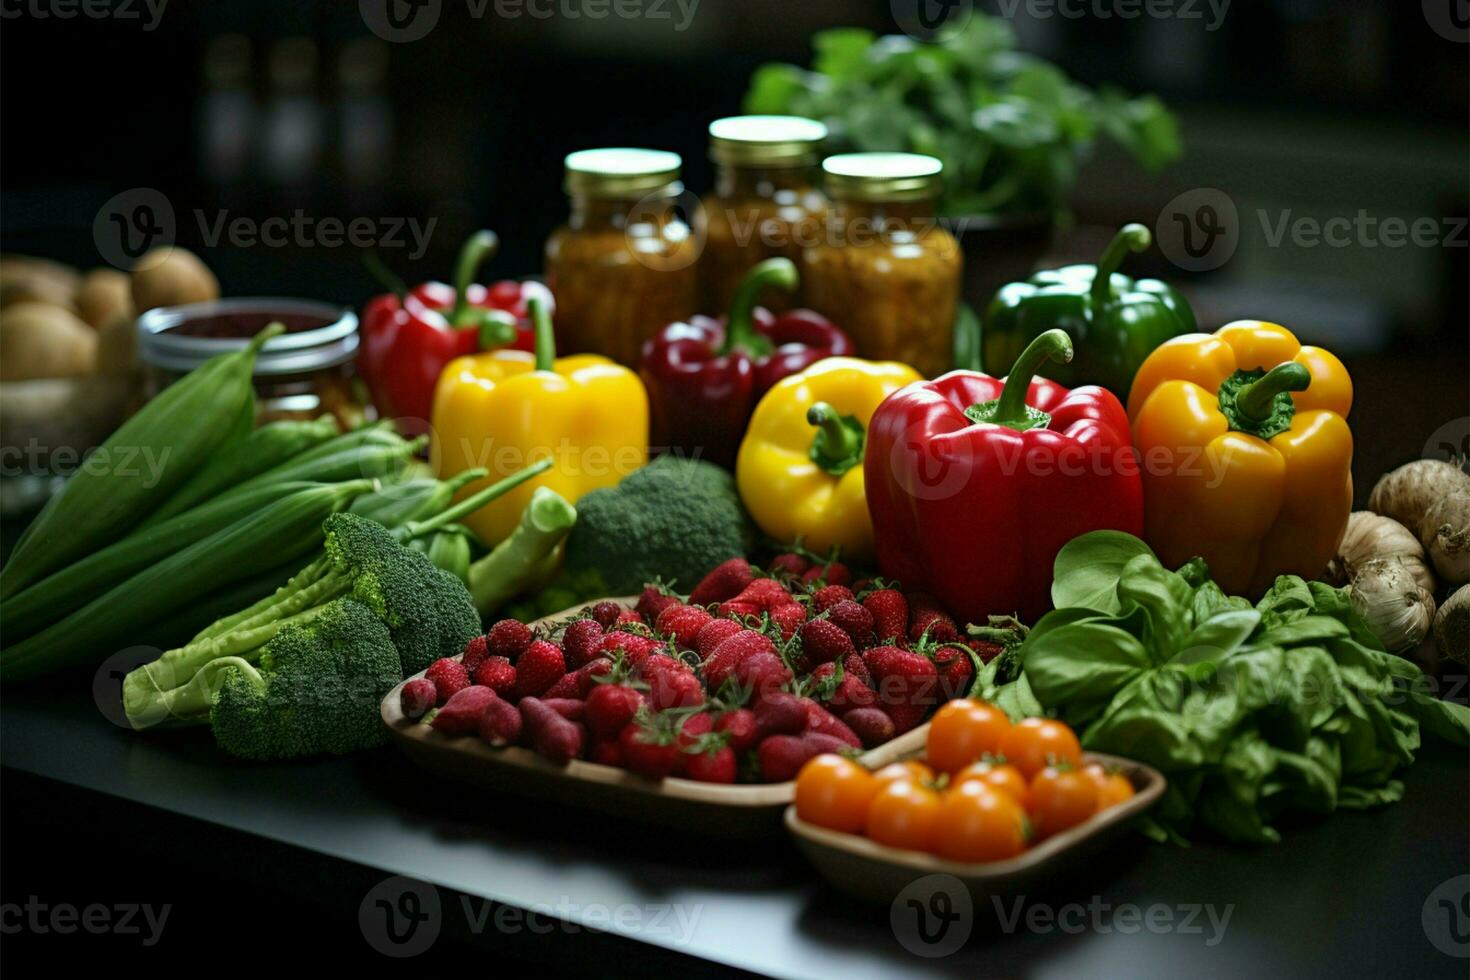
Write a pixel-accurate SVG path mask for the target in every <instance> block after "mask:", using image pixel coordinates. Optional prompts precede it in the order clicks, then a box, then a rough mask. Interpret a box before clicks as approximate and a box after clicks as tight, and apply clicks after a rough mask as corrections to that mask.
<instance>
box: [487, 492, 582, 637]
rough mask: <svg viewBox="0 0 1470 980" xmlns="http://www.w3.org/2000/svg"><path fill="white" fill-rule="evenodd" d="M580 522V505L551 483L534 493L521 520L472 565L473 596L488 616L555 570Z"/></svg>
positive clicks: (542, 580)
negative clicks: (559, 552) (559, 551)
mask: <svg viewBox="0 0 1470 980" xmlns="http://www.w3.org/2000/svg"><path fill="white" fill-rule="evenodd" d="M576 523H577V509H576V508H575V507H573V506H572V505H571V504H569V503H567V501H566V498H564V497H562V496H561V494H559V493H557V492H556V491H555V490H552V489H550V488H549V487H537V488H536V492H535V493H533V494H531V500H530V502H529V503H528V504H526V509H525V510H523V511H521V521H520V523H519V524H517V525H516V528H515V530H514V531H512V532H511V533H510V536H509V537H508V538H506V539H505V540H504V541H502V542H500V543H499V544H498V545H496V546H495V550H493V551H491V552H490V554H488V555H486V556H485V557H484V558H481V559H480V560H479V561H477V562H475V563H474V564H473V565H471V566H470V575H469V586H470V597H471V598H472V599H473V600H474V602H475V608H476V609H478V610H479V611H480V615H482V616H486V615H489V614H490V613H492V612H494V611H495V610H496V609H498V608H500V606H502V605H503V604H505V602H507V601H508V600H510V599H512V598H514V597H515V596H517V595H519V594H520V593H522V592H524V591H526V590H527V589H530V588H534V587H536V586H537V585H538V584H539V583H541V582H544V581H546V580H547V579H548V578H550V577H551V576H552V574H554V573H555V571H556V562H557V560H558V557H559V556H558V555H557V553H556V552H557V548H558V546H559V545H560V544H561V543H562V541H563V540H564V539H565V538H566V536H567V535H568V534H569V533H570V532H571V530H572V527H573V525H575V524H576Z"/></svg>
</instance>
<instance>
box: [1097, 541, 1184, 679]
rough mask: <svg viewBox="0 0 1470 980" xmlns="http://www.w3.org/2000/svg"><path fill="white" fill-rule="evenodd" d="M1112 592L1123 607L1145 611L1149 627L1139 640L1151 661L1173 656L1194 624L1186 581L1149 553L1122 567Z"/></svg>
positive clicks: (1160, 660)
mask: <svg viewBox="0 0 1470 980" xmlns="http://www.w3.org/2000/svg"><path fill="white" fill-rule="evenodd" d="M1116 592H1117V596H1118V602H1119V603H1120V604H1121V606H1122V608H1123V609H1128V608H1129V607H1130V606H1138V607H1140V608H1142V609H1144V610H1147V612H1148V614H1149V617H1148V622H1149V627H1148V628H1147V630H1146V631H1145V634H1144V635H1143V636H1142V637H1141V639H1142V640H1143V642H1144V643H1145V644H1146V645H1147V646H1148V647H1149V649H1150V650H1151V651H1152V653H1153V655H1154V660H1155V661H1156V662H1159V663H1162V662H1163V661H1165V660H1168V659H1169V657H1171V656H1173V654H1174V653H1175V651H1177V650H1178V649H1179V645H1180V644H1181V643H1182V642H1184V638H1185V637H1186V636H1187V635H1188V634H1189V630H1190V628H1191V627H1192V626H1193V625H1194V615H1193V604H1192V600H1193V598H1194V594H1193V590H1192V589H1190V587H1189V583H1187V582H1185V581H1184V579H1182V578H1180V577H1179V576H1178V575H1176V574H1175V573H1173V572H1171V571H1169V570H1168V569H1166V568H1164V566H1162V565H1160V564H1159V562H1158V559H1157V558H1155V557H1154V556H1153V554H1152V553H1149V554H1147V555H1138V556H1137V557H1135V558H1133V559H1131V560H1130V561H1129V562H1128V563H1127V564H1126V565H1124V566H1123V570H1122V572H1121V573H1120V574H1119V576H1118V585H1117V589H1116Z"/></svg>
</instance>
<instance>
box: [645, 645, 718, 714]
mask: <svg viewBox="0 0 1470 980" xmlns="http://www.w3.org/2000/svg"><path fill="white" fill-rule="evenodd" d="M665 662H666V663H667V664H668V665H669V666H666V667H665V666H663V663H665ZM651 667H652V668H653V669H650V668H651ZM639 674H640V675H641V676H642V677H643V679H644V680H645V681H647V682H648V702H649V705H650V706H651V707H652V708H653V710H655V711H662V710H664V709H665V708H688V707H694V706H695V705H700V704H703V703H704V686H703V685H702V684H700V683H699V678H698V677H696V676H695V675H694V671H692V670H691V669H690V668H689V665H688V664H686V663H684V662H683V661H682V660H674V659H673V658H672V657H665V656H661V655H655V656H652V657H649V658H648V659H647V660H645V661H643V663H642V665H641V666H640V668H639Z"/></svg>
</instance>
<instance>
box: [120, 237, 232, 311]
mask: <svg viewBox="0 0 1470 980" xmlns="http://www.w3.org/2000/svg"><path fill="white" fill-rule="evenodd" d="M211 299H219V280H218V279H216V278H215V277H214V273H213V272H210V271H209V267H208V266H207V265H205V264H204V263H203V262H202V261H200V259H199V256H197V255H195V254H194V253H193V252H190V251H189V250H188V249H183V248H179V247H178V246H177V245H174V246H170V247H168V248H156V249H154V250H153V251H151V252H149V253H148V254H146V255H144V256H143V257H142V258H141V259H139V260H138V267H137V271H136V272H134V273H133V309H135V310H137V311H138V312H139V313H146V312H148V311H149V310H151V309H154V308H155V307H159V306H180V305H182V304H184V303H203V302H205V301H206V300H211Z"/></svg>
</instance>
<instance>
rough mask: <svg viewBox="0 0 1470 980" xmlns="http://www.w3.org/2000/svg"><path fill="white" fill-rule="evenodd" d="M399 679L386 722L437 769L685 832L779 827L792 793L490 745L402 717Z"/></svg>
mask: <svg viewBox="0 0 1470 980" xmlns="http://www.w3.org/2000/svg"><path fill="white" fill-rule="evenodd" d="M636 598H637V597H636V596H625V597H621V598H616V599H614V600H613V601H614V602H617V603H619V604H621V605H624V606H629V607H631V606H632V605H633V603H634V602H635V601H636ZM593 601H594V602H597V601H603V600H593ZM591 604H592V603H583V604H581V605H578V606H575V607H573V608H571V609H566V610H563V611H562V612H559V613H556V614H554V615H551V616H547V617H545V618H543V619H539V620H537V621H536V622H535V623H532V624H530V625H531V626H532V627H533V628H534V627H547V626H551V625H552V624H556V623H558V622H563V621H565V620H567V619H569V618H571V617H572V616H573V615H574V614H575V613H577V612H578V611H580V610H582V609H584V608H586V607H587V606H589V605H591ZM557 633H559V630H553V633H552V635H557ZM422 676H423V674H422V673H419V674H415V675H414V676H413V677H409V678H405V679H404V681H403V684H407V683H408V682H409V681H410V680H413V679H414V677H422ZM403 684H399V685H398V686H397V687H395V688H394V689H393V690H391V691H389V692H388V696H387V697H385V698H384V699H383V703H382V705H381V707H380V711H381V713H382V717H383V724H385V725H386V726H388V731H389V732H390V733H391V734H392V737H393V740H394V741H395V742H396V743H397V744H398V746H399V748H401V749H402V750H403V752H404V754H405V755H407V756H408V757H409V759H411V760H412V761H413V762H415V763H416V764H418V765H420V766H422V767H423V768H425V769H427V770H429V771H431V772H433V773H435V774H437V775H440V776H444V777H447V778H449V779H454V780H458V781H460V782H465V783H470V784H473V785H476V786H480V787H483V788H486V789H490V790H493V791H497V792H505V793H512V794H515V795H519V796H527V797H532V798H535V799H543V800H550V801H553V802H556V803H560V804H564V805H569V806H578V807H584V808H586V809H590V810H596V811H598V812H601V813H609V814H614V815H616V816H619V817H624V818H628V819H633V820H639V821H643V822H647V823H653V824H658V825H661V826H667V827H675V828H678V829H680V830H683V831H686V832H688V831H694V832H697V833H708V834H711V835H715V836H719V837H726V838H734V839H747V840H748V839H754V838H764V837H773V836H778V835H779V834H780V833H781V811H782V809H783V808H784V807H785V806H786V805H787V804H789V803H790V802H791V800H792V794H793V792H794V790H795V783H793V782H790V781H788V782H784V783H764V784H754V785H752V784H744V785H723V784H716V783H702V782H697V781H695V780H692V779H676V778H669V779H663V780H659V781H654V780H651V779H645V778H644V777H642V776H639V775H637V774H636V773H631V772H628V771H627V770H626V769H619V768H617V767H616V766H604V765H600V764H598V763H595V762H586V761H583V760H581V759H574V760H573V761H571V762H569V763H567V764H566V765H557V764H556V763H554V762H551V761H549V760H547V759H545V758H543V757H542V756H540V755H538V754H536V753H535V752H533V751H532V750H530V749H525V748H520V747H517V746H506V747H504V748H495V747H494V746H490V745H487V744H485V743H484V742H482V741H481V740H480V739H478V738H476V737H474V736H464V735H460V736H454V735H445V734H443V733H441V732H438V731H435V730H434V729H433V728H432V727H430V726H429V725H425V724H423V723H421V722H419V721H416V720H413V719H409V718H405V717H404V716H403V710H402V705H401V702H402V698H401V696H400V691H401V690H402V687H403ZM925 731H926V730H925V729H915V730H914V731H912V732H909V733H907V734H905V735H901V736H899V737H898V738H895V739H894V740H893V741H891V742H888V743H886V744H884V745H880V746H878V747H877V748H875V749H872V750H871V751H869V752H866V753H864V754H863V755H862V756H860V757H859V761H861V762H862V763H863V764H864V765H867V766H869V767H871V768H877V767H880V766H884V765H887V764H888V763H890V762H892V761H894V760H895V759H898V758H902V757H903V756H906V755H911V754H913V753H914V752H918V751H922V750H923V747H924V739H925V737H926V735H925Z"/></svg>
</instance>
